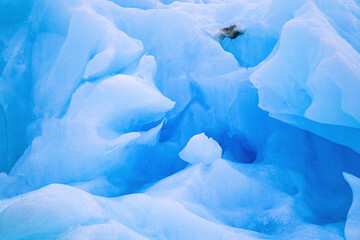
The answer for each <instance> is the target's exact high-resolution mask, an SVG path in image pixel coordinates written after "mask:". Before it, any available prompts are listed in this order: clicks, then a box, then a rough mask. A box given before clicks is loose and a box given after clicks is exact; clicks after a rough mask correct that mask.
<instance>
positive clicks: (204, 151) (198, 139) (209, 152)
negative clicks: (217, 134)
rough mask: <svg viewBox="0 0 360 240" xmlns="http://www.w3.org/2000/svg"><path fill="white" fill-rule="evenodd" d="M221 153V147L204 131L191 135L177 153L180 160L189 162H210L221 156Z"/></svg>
mask: <svg viewBox="0 0 360 240" xmlns="http://www.w3.org/2000/svg"><path fill="white" fill-rule="evenodd" d="M221 155H222V149H221V147H220V146H219V144H218V143H217V142H216V141H215V140H214V139H212V138H208V137H207V136H206V135H205V134H204V133H201V134H198V135H195V136H193V137H192V138H191V139H190V140H189V142H188V143H187V144H186V146H185V148H184V149H183V150H182V151H181V152H180V153H179V156H180V158H181V159H182V160H184V161H186V162H188V163H191V164H197V163H203V164H210V163H212V162H213V161H214V160H216V159H218V158H221Z"/></svg>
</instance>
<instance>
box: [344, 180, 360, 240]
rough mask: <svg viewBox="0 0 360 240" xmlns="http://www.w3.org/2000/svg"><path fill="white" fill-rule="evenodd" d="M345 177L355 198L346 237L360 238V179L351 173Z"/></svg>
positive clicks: (349, 215)
mask: <svg viewBox="0 0 360 240" xmlns="http://www.w3.org/2000/svg"><path fill="white" fill-rule="evenodd" d="M345 179H346V180H347V181H348V182H349V184H350V186H351V189H352V192H353V200H352V204H351V208H350V210H349V214H348V216H347V220H346V226H345V236H346V239H349V240H353V239H358V238H360V229H359V224H360V179H359V178H357V177H354V176H352V175H350V174H345Z"/></svg>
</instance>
